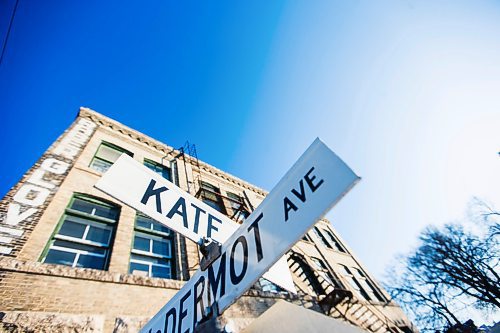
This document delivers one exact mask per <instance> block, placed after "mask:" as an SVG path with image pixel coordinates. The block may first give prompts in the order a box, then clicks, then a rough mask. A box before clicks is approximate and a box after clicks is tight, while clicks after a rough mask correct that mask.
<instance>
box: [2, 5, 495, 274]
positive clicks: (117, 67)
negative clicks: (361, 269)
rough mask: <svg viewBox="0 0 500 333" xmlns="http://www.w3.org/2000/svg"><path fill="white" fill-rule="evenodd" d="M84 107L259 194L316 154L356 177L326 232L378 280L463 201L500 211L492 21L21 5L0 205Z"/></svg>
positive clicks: (490, 9) (362, 11)
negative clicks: (189, 154)
mask: <svg viewBox="0 0 500 333" xmlns="http://www.w3.org/2000/svg"><path fill="white" fill-rule="evenodd" d="M13 5H14V1H12V0H8V1H3V2H1V3H0V33H1V36H2V38H5V32H6V28H7V24H8V19H9V16H10V13H11V11H12V8H13ZM80 106H87V107H90V108H92V109H95V110H96V111H98V112H101V113H103V114H105V115H107V116H109V117H111V118H113V119H116V120H118V121H120V122H122V123H124V124H126V125H128V126H130V127H133V128H135V129H137V130H139V131H142V132H144V133H146V134H148V135H150V136H152V137H154V138H157V139H159V140H161V141H163V142H165V143H168V144H170V145H172V146H174V147H179V146H182V145H183V144H184V142H185V141H186V140H189V141H190V142H192V143H195V144H196V146H197V149H198V154H199V157H200V158H201V159H203V160H204V161H206V162H208V163H211V164H213V165H215V166H216V167H218V168H221V169H223V170H226V171H228V172H230V173H232V174H234V175H236V176H239V177H241V178H243V179H247V180H248V181H250V182H252V183H254V184H256V185H258V186H261V187H263V188H265V189H268V190H270V189H271V188H272V186H273V185H274V184H275V183H276V182H277V181H278V180H279V178H280V177H281V176H282V175H283V174H284V172H285V171H286V170H287V169H288V168H289V167H290V165H291V164H292V163H293V162H294V161H295V160H296V159H297V158H298V156H299V155H300V154H301V153H302V152H303V151H304V150H305V148H306V147H307V146H308V145H309V144H310V143H311V142H312V141H313V140H314V138H315V137H318V136H319V137H320V138H321V139H322V140H323V141H324V142H325V143H327V144H328V145H329V146H330V147H331V148H332V149H333V150H334V151H335V152H336V153H337V154H338V155H339V156H341V157H342V158H343V159H344V160H345V161H346V162H347V163H348V164H349V165H350V166H351V167H352V168H353V169H354V170H355V172H356V173H357V174H359V175H360V176H361V177H363V180H362V181H361V183H359V184H358V185H357V186H356V187H355V188H354V190H353V191H352V192H351V193H350V194H349V195H348V196H347V197H346V198H345V199H344V200H343V201H342V202H340V203H339V205H338V206H337V207H336V208H335V209H333V210H332V212H331V213H329V215H328V217H329V218H331V220H332V223H333V225H334V227H335V228H336V229H337V230H338V231H339V232H340V234H341V236H342V237H343V238H344V239H345V240H346V241H347V242H348V244H349V245H350V247H351V248H352V249H353V250H354V252H355V253H356V254H357V255H358V256H359V257H360V259H361V260H362V262H364V263H365V265H366V266H367V267H368V268H369V269H370V270H371V271H372V272H373V273H375V275H376V276H377V277H379V278H380V277H382V276H383V273H384V269H385V267H386V265H387V264H388V263H389V262H390V261H391V259H392V258H393V256H394V255H395V254H396V253H399V252H405V251H407V250H409V249H410V248H411V247H412V246H414V245H415V239H416V235H417V234H418V232H419V231H420V230H421V229H422V228H423V227H424V226H425V225H427V224H431V223H432V224H442V223H444V222H449V221H453V220H457V219H462V218H464V217H465V214H466V208H467V204H468V202H469V200H470V199H471V197H472V196H478V197H481V198H483V199H485V200H488V201H490V202H491V203H493V204H496V206H497V207H499V206H500V186H499V185H500V172H499V170H500V168H499V167H500V157H499V156H498V151H500V146H499V143H500V130H499V128H500V3H498V1H445V0H443V1H409V0H399V1H377V2H375V1H315V2H310V1H289V2H284V1H272V2H269V1H254V2H245V3H244V2H230V1H227V2H217V3H206V2H201V1H200V2H196V3H179V2H166V1H148V2H135V3H132V2H123V1H108V2H102V1H85V2H83V1H81V2H77V1H71V2H68V1H44V2H40V1H28V0H20V1H19V6H18V9H17V14H16V16H15V20H14V22H13V26H12V31H11V35H10V39H9V43H8V45H7V48H6V52H5V56H4V59H3V63H2V64H0V112H1V115H2V131H1V132H0V133H1V134H0V135H1V137H0V139H1V140H0V142H2V145H1V150H2V151H1V152H2V156H4V163H2V164H1V171H2V178H1V182H0V186H1V189H0V192H1V194H2V195H3V194H4V193H6V192H7V191H8V189H9V188H10V187H11V186H12V185H13V184H15V182H16V181H17V180H18V179H19V178H20V177H21V175H22V174H23V173H24V172H25V171H26V170H27V168H28V167H29V166H31V165H32V164H33V163H34V162H35V161H36V159H37V158H38V157H39V156H40V155H41V154H42V152H43V151H44V150H45V149H46V148H47V147H48V146H49V145H50V144H51V142H53V141H54V140H55V139H56V138H57V136H58V135H59V134H60V133H61V132H62V131H63V130H64V129H65V128H66V127H67V126H68V125H69V124H70V123H71V121H72V120H73V119H74V117H75V116H76V113H77V111H78V108H79V107H80Z"/></svg>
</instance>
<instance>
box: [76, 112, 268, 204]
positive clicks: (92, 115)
mask: <svg viewBox="0 0 500 333" xmlns="http://www.w3.org/2000/svg"><path fill="white" fill-rule="evenodd" d="M77 117H81V118H87V119H90V120H92V121H93V122H95V123H96V124H98V125H101V126H106V127H108V128H110V129H112V130H114V131H118V132H120V133H121V134H124V135H128V136H129V137H130V138H131V139H134V140H136V141H139V142H141V143H143V144H146V145H147V146H149V147H151V148H153V149H156V150H158V151H160V152H162V153H164V154H165V155H174V156H177V155H178V154H179V153H180V151H179V150H178V149H175V148H173V147H171V146H169V145H167V144H165V143H163V142H161V141H158V140H156V139H153V138H152V137H150V136H148V135H145V134H144V133H141V132H139V131H137V130H135V129H133V128H130V127H128V126H127V125H124V124H122V123H120V122H118V121H116V120H114V119H111V118H109V117H106V116H105V115H103V114H101V113H99V112H97V111H95V110H92V109H90V108H87V107H83V106H82V107H80V110H79V112H78V115H77ZM186 155H187V156H188V157H189V159H190V162H191V166H193V167H196V164H195V163H193V162H194V158H193V157H192V156H190V155H188V154H186ZM198 161H199V165H200V168H201V169H202V170H203V171H206V172H209V173H211V174H214V175H216V176H218V177H221V178H223V179H225V180H227V181H229V182H232V183H234V184H235V185H238V186H241V187H244V188H247V189H249V190H252V191H254V192H256V193H257V194H260V195H262V196H266V195H267V194H268V192H267V191H265V190H263V189H261V188H259V187H257V186H255V185H253V184H250V183H249V182H247V181H244V180H242V179H241V178H238V177H236V176H233V175H231V174H229V173H227V172H225V171H222V170H221V169H218V168H216V167H214V166H212V165H210V164H208V163H206V162H203V161H201V160H198Z"/></svg>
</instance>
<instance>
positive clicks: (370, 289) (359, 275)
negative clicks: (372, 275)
mask: <svg viewBox="0 0 500 333" xmlns="http://www.w3.org/2000/svg"><path fill="white" fill-rule="evenodd" d="M354 276H355V277H356V279H357V280H358V281H359V282H360V284H361V286H362V287H363V288H364V289H365V290H366V292H367V293H368V296H369V297H370V299H371V300H373V301H375V300H377V301H379V302H384V301H385V300H384V298H383V297H382V295H380V293H379V292H378V291H377V289H376V288H375V286H374V285H373V284H372V283H371V281H370V280H368V278H367V277H366V275H365V273H364V272H363V271H361V270H360V269H357V268H354Z"/></svg>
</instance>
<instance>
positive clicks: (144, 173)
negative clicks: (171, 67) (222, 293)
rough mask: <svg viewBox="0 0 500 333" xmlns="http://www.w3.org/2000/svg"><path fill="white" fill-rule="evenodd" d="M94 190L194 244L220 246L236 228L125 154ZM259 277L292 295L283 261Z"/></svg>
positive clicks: (224, 216) (217, 213)
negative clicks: (210, 242) (205, 241)
mask: <svg viewBox="0 0 500 333" xmlns="http://www.w3.org/2000/svg"><path fill="white" fill-rule="evenodd" d="M95 187H97V188H98V189H100V190H101V191H103V192H105V193H107V194H109V195H110V196H112V197H114V198H116V199H118V200H120V201H121V202H123V203H124V204H126V205H129V206H130V207H132V208H134V209H136V210H138V211H140V212H142V213H144V214H146V215H148V216H150V217H151V218H153V219H155V220H156V221H158V222H160V223H161V224H163V225H165V226H167V227H169V228H170V229H172V230H174V231H176V232H178V233H180V234H182V235H184V236H186V237H187V238H189V239H191V240H193V241H195V242H197V243H198V242H199V241H200V239H201V238H203V237H208V238H211V239H213V240H215V241H217V242H218V243H220V244H222V243H224V242H225V241H226V240H227V239H228V238H229V236H231V235H232V234H233V232H234V231H235V230H236V229H238V227H239V224H238V223H236V222H234V221H233V220H231V219H230V218H229V217H227V216H226V215H224V214H222V213H220V212H218V211H217V210H215V209H214V208H212V207H210V206H209V205H207V204H206V203H204V202H203V201H201V200H199V199H197V198H195V197H194V196H192V195H190V194H188V193H186V192H184V191H183V190H181V189H180V188H179V187H177V186H175V185H174V184H172V183H171V182H170V181H168V180H166V179H165V178H163V177H161V176H160V175H158V174H157V173H155V172H153V171H151V170H150V169H148V168H147V167H145V166H144V165H142V164H140V163H139V162H137V161H135V160H134V159H133V158H132V157H130V156H128V155H127V154H122V155H121V156H120V158H119V159H118V160H117V161H116V162H115V163H114V164H113V165H112V166H111V167H110V168H109V170H108V171H106V173H105V174H104V175H103V176H102V177H101V179H100V180H99V181H98V182H97V184H96V185H95ZM263 277H264V278H266V279H267V280H269V281H271V282H272V283H274V284H277V285H278V286H280V287H282V288H283V289H286V290H288V291H290V292H292V293H296V292H297V291H296V289H295V286H294V284H293V280H292V276H291V275H290V270H289V268H288V265H287V262H286V259H285V258H281V259H280V260H279V261H278V262H277V263H276V265H274V266H273V267H271V268H270V269H269V271H268V272H266V274H264V276H263Z"/></svg>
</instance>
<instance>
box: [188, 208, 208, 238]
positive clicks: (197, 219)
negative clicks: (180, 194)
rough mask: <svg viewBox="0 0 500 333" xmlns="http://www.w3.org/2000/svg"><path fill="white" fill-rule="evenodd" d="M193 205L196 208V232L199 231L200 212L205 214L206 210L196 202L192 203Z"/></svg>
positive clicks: (194, 229)
mask: <svg viewBox="0 0 500 333" xmlns="http://www.w3.org/2000/svg"><path fill="white" fill-rule="evenodd" d="M191 206H193V207H194V209H195V210H196V211H195V213H194V226H193V231H194V232H195V233H198V225H199V224H200V213H203V214H205V213H206V212H205V211H204V210H203V209H201V208H200V207H198V206H196V205H195V204H194V203H192V204H191Z"/></svg>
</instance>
